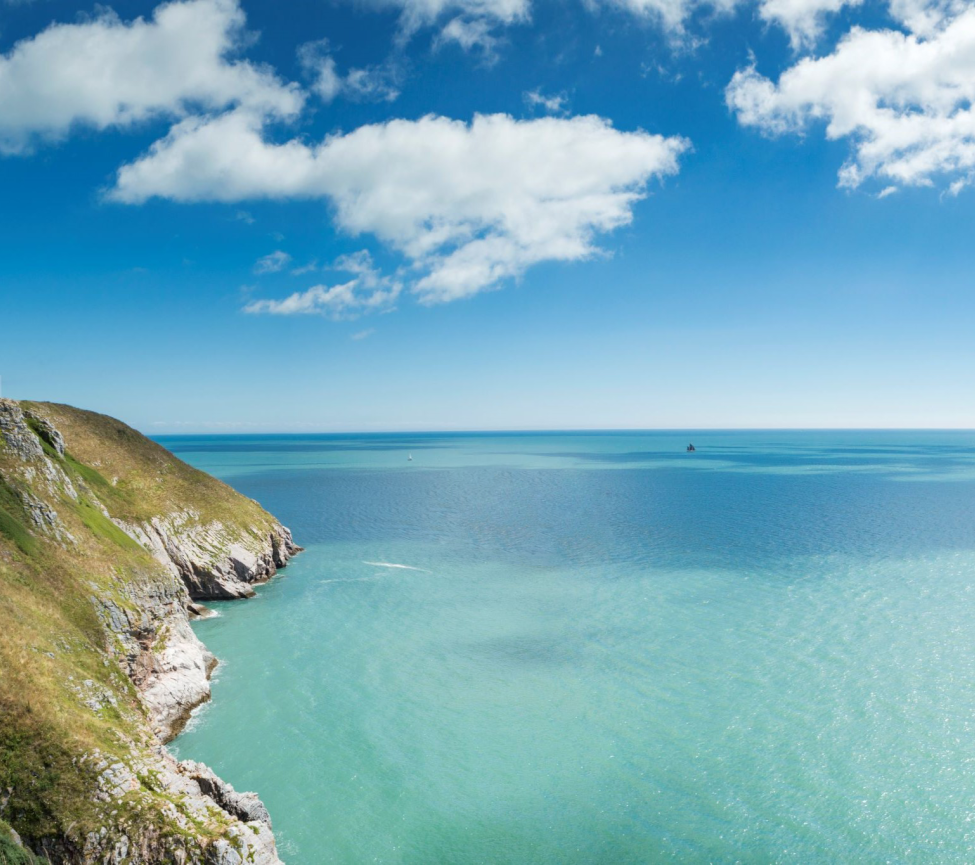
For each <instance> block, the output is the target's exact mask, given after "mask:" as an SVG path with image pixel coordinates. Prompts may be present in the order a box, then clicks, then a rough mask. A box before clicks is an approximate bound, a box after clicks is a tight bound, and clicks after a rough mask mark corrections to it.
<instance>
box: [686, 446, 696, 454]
mask: <svg viewBox="0 0 975 865" xmlns="http://www.w3.org/2000/svg"><path fill="white" fill-rule="evenodd" d="M696 450H697V448H696V447H694V445H688V446H687V452H688V453H689V454H692V453H694V451H696Z"/></svg>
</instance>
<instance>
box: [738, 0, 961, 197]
mask: <svg viewBox="0 0 975 865" xmlns="http://www.w3.org/2000/svg"><path fill="white" fill-rule="evenodd" d="M726 99H727V102H728V105H729V107H730V108H731V109H732V110H733V111H735V112H736V113H737V115H738V119H739V121H740V122H741V123H743V124H745V125H749V126H756V127H758V128H759V129H761V130H762V131H764V132H766V133H768V134H772V135H779V134H783V133H789V132H800V131H802V130H803V129H805V128H806V127H807V126H809V125H810V124H811V123H813V122H816V121H823V122H825V123H826V137H827V138H829V139H832V140H835V139H842V138H847V139H849V140H850V141H851V144H852V149H853V152H852V156H851V158H850V160H849V161H848V162H847V163H846V165H844V166H843V168H842V169H841V170H840V173H839V185H840V186H843V187H851V188H852V187H857V186H859V185H860V184H861V183H863V182H864V181H865V180H867V179H871V178H876V179H879V180H881V181H883V182H884V183H885V185H888V186H889V185H894V186H921V185H931V184H932V183H934V181H935V179H938V178H942V179H945V180H948V181H954V182H957V181H958V180H963V181H964V180H967V179H968V178H969V177H971V175H972V173H973V171H975V111H973V107H972V101H973V100H975V9H968V10H967V11H965V12H964V13H962V14H961V15H958V16H957V17H956V18H954V19H952V20H950V21H948V22H947V23H946V24H945V25H944V26H943V28H942V29H940V30H937V31H936V32H935V33H934V34H932V35H931V36H929V37H922V36H918V35H916V34H905V33H901V32H898V31H894V30H882V31H872V30H864V29H862V28H859V27H855V28H853V29H852V30H851V31H850V33H848V34H847V35H846V36H845V37H844V38H843V39H842V40H841V41H840V42H839V44H838V45H837V46H836V49H835V50H834V51H833V53H831V54H829V55H827V56H825V57H821V58H806V59H804V60H801V61H800V62H798V63H797V64H795V65H794V66H793V67H791V68H790V69H788V70H787V71H786V72H784V73H783V74H782V75H781V77H780V78H779V80H778V81H777V82H773V81H771V80H769V79H768V78H765V77H763V76H762V75H760V74H759V73H758V72H756V71H755V69H754V68H748V69H743V70H739V71H738V72H737V73H735V76H734V78H733V79H732V80H731V83H730V84H729V85H728V88H727V91H726Z"/></svg>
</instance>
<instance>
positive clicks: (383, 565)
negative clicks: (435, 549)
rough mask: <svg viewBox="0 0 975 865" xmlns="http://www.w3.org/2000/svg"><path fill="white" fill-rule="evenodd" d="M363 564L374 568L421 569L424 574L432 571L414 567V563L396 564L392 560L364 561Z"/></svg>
mask: <svg viewBox="0 0 975 865" xmlns="http://www.w3.org/2000/svg"><path fill="white" fill-rule="evenodd" d="M362 564H364V565H372V566H373V567H374V568H399V569H400V570H402V571H420V572H421V573H423V574H429V573H430V571H428V570H426V569H425V568H414V567H413V566H412V565H396V564H393V563H392V562H363V563H362Z"/></svg>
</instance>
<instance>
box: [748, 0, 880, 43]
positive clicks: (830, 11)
mask: <svg viewBox="0 0 975 865" xmlns="http://www.w3.org/2000/svg"><path fill="white" fill-rule="evenodd" d="M862 3H863V0H763V2H762V3H761V4H760V5H759V15H760V16H761V17H762V19H763V20H765V21H768V22H771V23H776V24H779V25H780V26H781V27H783V28H784V29H785V31H786V33H787V34H788V36H789V42H790V44H791V45H792V48H793V50H795V51H799V50H801V49H804V48H811V47H813V46H815V44H816V42H817V40H818V39H819V37H820V36H821V35H822V32H823V29H824V27H825V26H826V20H827V18H828V17H829V16H830V15H835V14H836V13H837V12H839V11H840V10H841V9H843V8H844V7H848V6H860V5H861V4H862Z"/></svg>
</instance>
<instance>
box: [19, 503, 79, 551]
mask: <svg viewBox="0 0 975 865" xmlns="http://www.w3.org/2000/svg"><path fill="white" fill-rule="evenodd" d="M20 498H21V501H22V502H23V503H24V510H25V511H26V512H27V518H28V519H29V520H30V521H31V523H33V525H34V528H36V529H38V531H41V532H43V533H44V534H46V535H49V536H50V537H52V538H56V539H57V540H58V541H61V542H62V543H65V542H69V541H70V542H71V543H74V538H73V537H72V535H71V532H69V531H68V530H67V529H66V528H65V527H64V524H63V523H62V522H61V518H60V517H59V516H58V512H57V511H56V510H54V508H52V507H51V506H50V505H48V504H46V503H44V502H42V501H41V500H40V499H39V498H37V496H34V495H31V494H30V493H28V492H24V491H22V492H21V493H20Z"/></svg>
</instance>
